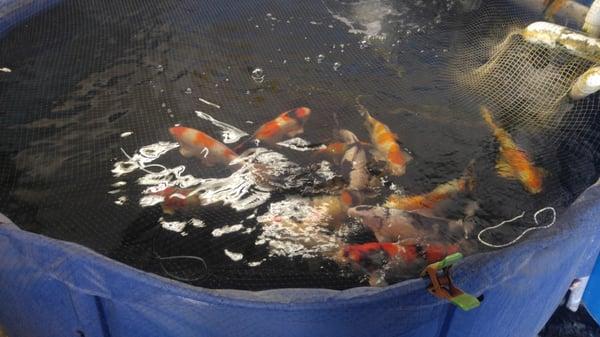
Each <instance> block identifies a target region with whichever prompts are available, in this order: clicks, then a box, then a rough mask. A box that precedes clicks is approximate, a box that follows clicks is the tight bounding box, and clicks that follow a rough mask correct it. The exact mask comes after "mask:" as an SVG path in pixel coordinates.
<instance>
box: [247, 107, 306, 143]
mask: <svg viewBox="0 0 600 337" xmlns="http://www.w3.org/2000/svg"><path fill="white" fill-rule="evenodd" d="M310 113H311V110H310V109H309V108H306V107H299V108H296V109H292V110H289V111H286V112H283V113H281V114H280V115H279V116H277V118H275V119H273V120H271V121H268V122H266V123H265V124H263V125H262V126H261V127H260V128H258V130H257V131H256V133H254V137H253V138H254V139H256V140H259V141H261V142H265V143H267V144H271V145H273V144H276V143H278V142H280V141H282V140H283V139H285V138H291V137H294V136H297V135H299V134H302V133H303V132H304V123H305V122H306V120H307V119H308V117H310ZM242 145H243V144H242Z"/></svg>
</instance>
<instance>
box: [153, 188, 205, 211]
mask: <svg viewBox="0 0 600 337" xmlns="http://www.w3.org/2000/svg"><path fill="white" fill-rule="evenodd" d="M194 191H195V189H194V188H176V187H167V188H165V189H164V190H162V191H159V192H157V193H154V194H155V195H159V196H162V197H164V201H163V202H162V209H163V212H164V213H166V214H174V213H175V212H177V211H184V210H190V209H194V208H198V207H200V206H203V205H204V203H203V201H202V199H200V197H199V196H198V195H197V194H195V193H193V192H194Z"/></svg>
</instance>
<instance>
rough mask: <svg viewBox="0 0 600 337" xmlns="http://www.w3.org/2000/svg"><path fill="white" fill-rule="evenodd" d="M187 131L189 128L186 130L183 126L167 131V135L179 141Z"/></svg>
mask: <svg viewBox="0 0 600 337" xmlns="http://www.w3.org/2000/svg"><path fill="white" fill-rule="evenodd" d="M187 130H189V128H186V127H185V126H174V127H172V128H170V129H169V133H170V134H171V136H173V138H175V139H180V138H182V137H183V134H184V133H185V132H186V131H187Z"/></svg>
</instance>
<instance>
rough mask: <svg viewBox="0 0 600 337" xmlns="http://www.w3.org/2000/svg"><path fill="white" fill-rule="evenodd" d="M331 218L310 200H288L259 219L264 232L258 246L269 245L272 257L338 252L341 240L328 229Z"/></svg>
mask: <svg viewBox="0 0 600 337" xmlns="http://www.w3.org/2000/svg"><path fill="white" fill-rule="evenodd" d="M328 218H329V215H328V214H326V213H325V212H323V210H321V209H319V208H316V207H313V205H312V203H311V200H310V199H307V198H301V197H288V198H287V199H285V200H282V201H279V202H275V203H272V204H271V205H270V206H269V211H268V212H267V213H265V214H263V215H261V216H259V217H257V221H258V223H259V224H260V225H261V228H262V233H261V234H260V235H259V236H258V238H257V241H256V242H255V244H256V245H260V244H263V243H268V245H269V255H270V256H287V257H294V256H302V257H315V256H318V255H320V254H322V253H328V252H332V251H334V250H336V249H338V247H339V240H338V238H337V237H336V236H335V234H334V233H331V231H329V230H328V229H327V228H326V227H327V221H328Z"/></svg>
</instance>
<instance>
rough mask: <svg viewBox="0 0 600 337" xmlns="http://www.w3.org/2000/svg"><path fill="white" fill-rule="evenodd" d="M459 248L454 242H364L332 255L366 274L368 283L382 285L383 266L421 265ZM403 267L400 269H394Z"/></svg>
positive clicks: (346, 247)
mask: <svg viewBox="0 0 600 337" xmlns="http://www.w3.org/2000/svg"><path fill="white" fill-rule="evenodd" d="M459 250H460V248H459V246H458V245H457V244H443V243H439V242H432V243H425V244H420V243H416V244H415V243H411V244H400V243H396V242H368V243H362V244H350V245H346V246H344V247H342V248H341V249H340V250H339V252H338V253H337V256H336V257H335V259H336V260H337V261H338V262H340V263H349V264H350V265H352V266H353V267H354V268H356V269H359V270H362V271H363V272H366V273H368V274H369V284H370V285H371V286H382V285H386V282H385V276H386V275H385V270H384V268H383V267H384V266H386V265H387V266H389V267H388V268H385V269H387V270H388V271H389V270H392V271H394V272H398V271H400V272H402V271H407V269H408V270H413V271H414V270H415V269H420V268H423V267H424V266H425V265H426V264H431V263H434V262H437V261H440V260H442V259H443V258H445V257H446V256H448V255H450V254H453V253H456V252H458V251H459ZM394 269H403V270H394Z"/></svg>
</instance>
